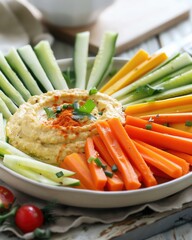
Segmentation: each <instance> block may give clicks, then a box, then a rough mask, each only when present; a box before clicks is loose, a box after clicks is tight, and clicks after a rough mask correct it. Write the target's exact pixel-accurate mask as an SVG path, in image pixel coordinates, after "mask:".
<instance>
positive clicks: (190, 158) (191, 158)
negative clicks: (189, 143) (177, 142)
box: [167, 149, 192, 166]
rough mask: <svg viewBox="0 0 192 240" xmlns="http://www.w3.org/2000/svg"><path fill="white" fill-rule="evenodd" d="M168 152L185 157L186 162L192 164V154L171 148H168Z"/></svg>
mask: <svg viewBox="0 0 192 240" xmlns="http://www.w3.org/2000/svg"><path fill="white" fill-rule="evenodd" d="M167 152H169V153H171V154H174V155H175V156H178V157H180V158H182V159H184V160H185V161H186V162H188V163H189V164H190V165H191V166H192V155H189V154H187V153H183V152H178V151H174V150H169V149H168V150H167Z"/></svg>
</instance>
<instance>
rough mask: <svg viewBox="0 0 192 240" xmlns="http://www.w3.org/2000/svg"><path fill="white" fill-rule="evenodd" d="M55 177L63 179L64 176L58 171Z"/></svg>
mask: <svg viewBox="0 0 192 240" xmlns="http://www.w3.org/2000/svg"><path fill="white" fill-rule="evenodd" d="M56 176H57V177H58V178H60V177H63V176H64V174H63V172H62V171H60V172H57V173H56Z"/></svg>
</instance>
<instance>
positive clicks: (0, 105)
mask: <svg viewBox="0 0 192 240" xmlns="http://www.w3.org/2000/svg"><path fill="white" fill-rule="evenodd" d="M0 111H1V113H2V114H3V117H4V118H5V119H9V118H10V117H11V116H12V114H11V112H10V111H9V108H8V107H7V105H6V104H5V102H4V101H3V100H2V99H1V98H0ZM0 153H1V150H0Z"/></svg>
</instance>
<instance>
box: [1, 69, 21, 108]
mask: <svg viewBox="0 0 192 240" xmlns="http://www.w3.org/2000/svg"><path fill="white" fill-rule="evenodd" d="M0 88H1V89H2V90H3V91H4V93H5V94H6V95H7V96H8V97H9V98H10V99H11V100H12V101H13V102H14V103H15V104H16V105H17V106H20V105H21V104H23V103H24V102H25V100H24V99H23V98H22V96H21V94H20V93H19V92H18V91H17V90H16V89H15V88H14V87H13V86H12V85H11V83H10V82H9V81H8V80H7V78H6V77H5V76H4V75H3V73H2V72H0Z"/></svg>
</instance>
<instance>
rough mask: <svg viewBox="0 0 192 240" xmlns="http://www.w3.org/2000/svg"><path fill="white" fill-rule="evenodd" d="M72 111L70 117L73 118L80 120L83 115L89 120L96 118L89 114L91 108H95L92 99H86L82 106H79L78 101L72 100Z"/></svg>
mask: <svg viewBox="0 0 192 240" xmlns="http://www.w3.org/2000/svg"><path fill="white" fill-rule="evenodd" d="M73 105H74V111H73V116H72V118H73V119H74V120H77V121H78V120H82V119H83V118H84V117H88V118H89V119H90V120H94V119H96V117H95V116H93V115H92V114H91V112H92V111H93V109H94V108H95V106H96V105H95V103H94V101H93V100H91V99H89V100H87V101H86V102H85V103H84V104H83V105H82V106H80V107H79V103H78V102H74V104H73Z"/></svg>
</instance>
